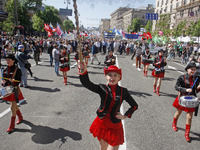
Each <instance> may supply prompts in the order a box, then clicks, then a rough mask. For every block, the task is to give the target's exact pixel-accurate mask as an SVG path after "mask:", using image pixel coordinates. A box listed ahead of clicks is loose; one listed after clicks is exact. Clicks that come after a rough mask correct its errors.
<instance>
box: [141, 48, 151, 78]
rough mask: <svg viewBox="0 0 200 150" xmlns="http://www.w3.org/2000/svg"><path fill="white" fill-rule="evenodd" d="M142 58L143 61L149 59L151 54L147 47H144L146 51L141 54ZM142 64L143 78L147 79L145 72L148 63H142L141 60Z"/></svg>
mask: <svg viewBox="0 0 200 150" xmlns="http://www.w3.org/2000/svg"><path fill="white" fill-rule="evenodd" d="M142 57H143V58H145V59H150V58H151V52H150V51H149V47H148V46H147V47H146V50H145V51H144V52H143V53H142ZM142 64H143V65H144V68H143V73H144V76H146V77H147V72H148V68H149V64H150V63H147V62H144V60H143V59H142Z"/></svg>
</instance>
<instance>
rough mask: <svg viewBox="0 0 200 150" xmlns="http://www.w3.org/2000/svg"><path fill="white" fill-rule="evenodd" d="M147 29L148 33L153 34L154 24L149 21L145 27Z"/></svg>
mask: <svg viewBox="0 0 200 150" xmlns="http://www.w3.org/2000/svg"><path fill="white" fill-rule="evenodd" d="M144 28H145V29H146V31H147V32H151V29H152V22H151V21H150V20H149V21H148V22H147V25H146V26H145V27H144Z"/></svg>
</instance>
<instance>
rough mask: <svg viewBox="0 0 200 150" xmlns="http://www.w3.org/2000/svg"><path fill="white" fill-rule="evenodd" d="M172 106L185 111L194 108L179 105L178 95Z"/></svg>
mask: <svg viewBox="0 0 200 150" xmlns="http://www.w3.org/2000/svg"><path fill="white" fill-rule="evenodd" d="M173 106H174V107H175V108H177V109H179V110H182V111H185V112H195V108H187V107H183V106H181V105H179V98H178V96H177V97H176V99H175V101H174V103H173Z"/></svg>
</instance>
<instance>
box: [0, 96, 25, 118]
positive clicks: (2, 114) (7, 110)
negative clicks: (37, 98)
mask: <svg viewBox="0 0 200 150" xmlns="http://www.w3.org/2000/svg"><path fill="white" fill-rule="evenodd" d="M25 100H26V99H23V100H20V101H19V104H22V103H23V102H24V101H25ZM9 112H10V108H8V109H6V110H5V111H3V112H2V113H0V118H2V117H3V116H5V115H6V114H7V113H9Z"/></svg>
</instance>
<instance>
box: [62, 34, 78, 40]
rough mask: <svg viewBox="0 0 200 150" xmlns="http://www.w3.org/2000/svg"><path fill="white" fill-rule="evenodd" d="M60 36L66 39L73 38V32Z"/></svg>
mask: <svg viewBox="0 0 200 150" xmlns="http://www.w3.org/2000/svg"><path fill="white" fill-rule="evenodd" d="M62 37H63V39H66V40H75V34H63V36H62Z"/></svg>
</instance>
